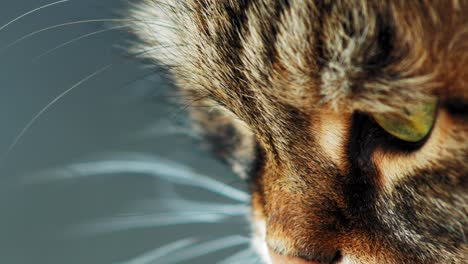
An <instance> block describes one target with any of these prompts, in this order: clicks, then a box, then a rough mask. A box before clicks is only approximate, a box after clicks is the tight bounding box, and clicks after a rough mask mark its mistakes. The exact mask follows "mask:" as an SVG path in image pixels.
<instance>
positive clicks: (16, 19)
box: [0, 0, 71, 31]
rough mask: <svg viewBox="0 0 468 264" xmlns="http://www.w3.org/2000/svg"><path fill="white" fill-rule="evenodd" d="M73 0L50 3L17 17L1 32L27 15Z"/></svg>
mask: <svg viewBox="0 0 468 264" xmlns="http://www.w3.org/2000/svg"><path fill="white" fill-rule="evenodd" d="M70 1H71V0H61V1H57V2H53V3H49V4H46V5H43V6H40V7H38V8H35V9H33V10H31V11H28V12H26V13H24V14H22V15H20V16H17V17H16V18H14V19H12V20H10V21H9V22H8V23H6V24H4V25H3V26H1V27H0V31H2V30H3V29H5V28H6V27H8V26H9V25H11V24H13V23H15V22H16V21H18V20H20V19H21V18H23V17H25V16H27V15H30V14H32V13H35V12H37V11H39V10H42V9H44V8H47V7H51V6H54V5H58V4H61V3H65V2H70Z"/></svg>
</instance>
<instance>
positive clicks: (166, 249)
mask: <svg viewBox="0 0 468 264" xmlns="http://www.w3.org/2000/svg"><path fill="white" fill-rule="evenodd" d="M195 242H197V240H196V239H194V238H186V239H182V240H178V241H176V242H173V243H170V244H168V245H165V246H163V247H160V248H157V249H155V250H152V251H150V252H147V253H145V254H143V255H141V256H139V257H136V258H134V259H132V260H130V261H125V262H123V263H121V264H151V263H155V261H156V260H159V259H161V258H162V257H165V256H167V255H169V254H172V253H174V252H178V251H180V250H182V249H184V248H186V247H188V246H190V245H193V244H194V243H195Z"/></svg>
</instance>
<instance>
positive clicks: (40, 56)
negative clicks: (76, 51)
mask: <svg viewBox="0 0 468 264" xmlns="http://www.w3.org/2000/svg"><path fill="white" fill-rule="evenodd" d="M126 27H130V26H129V25H125V26H118V27H111V28H106V29H101V30H98V31H94V32H91V33H88V34H85V35H82V36H79V37H77V38H74V39H72V40H69V41H67V42H64V43H62V44H60V45H58V46H56V47H54V48H52V49H49V50H47V51H45V52H43V53H42V54H40V55H38V56H37V57H35V58H33V59H32V61H37V60H39V59H41V58H42V57H44V56H47V55H48V54H50V53H52V52H54V51H56V50H58V49H60V48H63V47H65V46H67V45H70V44H72V43H74V42H76V41H79V40H82V39H85V38H88V37H91V36H94V35H97V34H100V33H104V32H108V31H112V30H116V29H121V28H126Z"/></svg>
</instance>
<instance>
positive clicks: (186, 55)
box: [130, 0, 468, 263]
mask: <svg viewBox="0 0 468 264" xmlns="http://www.w3.org/2000/svg"><path fill="white" fill-rule="evenodd" d="M467 13H468V2H467V1H461V0H460V1H458V0H434V1H431V0H422V1H403V0H401V1H380V0H379V1H378V0H375V1H360V0H342V1H312V0H304V1H298V0H289V1H288V0H237V1H236V0H185V1H183V0H179V1H177V0H174V1H170V0H162V1H151V0H146V1H144V0H143V1H141V3H138V4H137V5H136V6H134V7H133V9H132V11H131V15H130V16H131V18H132V19H135V20H136V22H135V26H134V32H135V34H136V35H137V36H138V37H139V41H138V43H137V45H136V49H137V50H139V51H141V50H151V49H152V48H153V47H156V46H159V47H162V49H161V50H159V52H148V53H145V54H144V55H146V56H147V57H149V58H151V59H154V60H155V61H156V62H157V63H162V64H165V65H168V66H169V67H170V68H171V70H172V72H173V74H174V76H175V79H176V82H177V83H178V85H179V87H180V88H181V90H183V91H185V92H186V93H187V94H191V95H195V96H199V97H200V98H203V100H204V103H206V104H209V106H211V107H208V108H204V110H203V109H200V108H197V109H196V111H195V110H194V112H193V119H194V121H195V123H197V124H199V125H198V127H199V128H201V129H202V131H204V132H205V135H206V138H207V140H208V141H209V142H212V146H213V149H214V150H215V151H216V152H217V153H219V154H221V157H223V158H224V159H225V160H226V161H227V162H229V163H230V164H232V165H233V166H234V167H235V168H236V170H237V171H243V172H242V173H241V174H243V175H246V176H248V177H249V180H250V181H251V186H252V188H251V189H252V207H253V211H252V219H253V221H254V225H253V226H254V228H257V229H256V230H255V231H254V236H255V238H254V241H255V244H256V245H257V246H258V249H259V251H260V252H263V254H262V255H264V256H265V257H264V259H265V261H266V262H267V261H268V254H267V253H266V252H265V250H266V245H268V246H269V247H270V248H271V249H272V250H275V251H277V252H278V253H280V254H284V255H291V256H298V257H303V258H306V259H309V260H315V261H320V262H324V263H328V262H331V261H335V262H339V261H342V262H345V263H466V262H467V261H468V260H467V256H468V246H467V242H466V237H465V233H466V229H467V227H468V222H467V211H468V205H467V204H468V197H467V187H468V186H467V181H466V179H467V176H468V142H467V138H468V124H467V111H466V106H467V104H466V103H467V101H468V70H467V69H468V52H467V50H468V16H467V15H466V14H467ZM431 97H437V98H438V99H439V110H438V113H437V119H436V122H435V124H434V127H433V129H432V132H431V134H430V135H429V136H428V137H427V138H426V139H425V140H424V141H423V142H420V144H407V143H405V142H402V141H399V140H397V139H395V138H393V137H391V136H390V135H388V134H387V133H386V132H385V131H383V130H382V129H381V128H380V127H379V126H378V125H377V124H376V123H375V122H374V121H373V119H372V118H371V117H370V116H371V114H373V113H382V112H393V113H397V114H398V113H401V112H402V111H405V109H408V108H411V106H412V105H414V104H415V103H418V102H424V101H425V100H428V98H431ZM241 167H243V168H244V169H243V170H242V169H241ZM263 227H264V230H259V229H262V228H263ZM263 236H264V237H263Z"/></svg>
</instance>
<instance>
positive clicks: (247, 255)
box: [218, 247, 255, 264]
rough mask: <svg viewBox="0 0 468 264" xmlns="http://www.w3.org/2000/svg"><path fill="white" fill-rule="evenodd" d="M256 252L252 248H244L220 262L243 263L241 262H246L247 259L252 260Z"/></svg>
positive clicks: (219, 263) (223, 263) (220, 263)
mask: <svg viewBox="0 0 468 264" xmlns="http://www.w3.org/2000/svg"><path fill="white" fill-rule="evenodd" d="M254 254H255V252H254V251H253V249H252V248H250V247H249V248H247V249H244V250H241V251H239V252H237V253H235V254H233V255H231V256H229V257H227V258H226V259H224V260H222V261H220V262H218V264H241V263H246V262H247V261H250V260H251V259H252V257H253V256H254Z"/></svg>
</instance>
